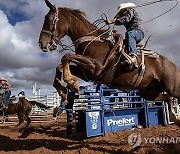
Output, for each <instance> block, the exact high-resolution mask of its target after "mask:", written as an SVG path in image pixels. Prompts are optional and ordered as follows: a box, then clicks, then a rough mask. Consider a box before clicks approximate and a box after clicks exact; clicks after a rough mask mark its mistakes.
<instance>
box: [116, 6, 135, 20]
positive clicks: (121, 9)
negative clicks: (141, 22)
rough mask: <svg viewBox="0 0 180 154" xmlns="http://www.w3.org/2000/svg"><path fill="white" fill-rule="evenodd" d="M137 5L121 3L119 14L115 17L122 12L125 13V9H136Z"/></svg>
mask: <svg viewBox="0 0 180 154" xmlns="http://www.w3.org/2000/svg"><path fill="white" fill-rule="evenodd" d="M135 7H136V5H135V4H134V3H121V4H120V5H119V6H118V12H117V13H116V15H115V17H116V16H117V15H118V14H119V13H120V12H122V11H124V10H125V9H129V8H135Z"/></svg>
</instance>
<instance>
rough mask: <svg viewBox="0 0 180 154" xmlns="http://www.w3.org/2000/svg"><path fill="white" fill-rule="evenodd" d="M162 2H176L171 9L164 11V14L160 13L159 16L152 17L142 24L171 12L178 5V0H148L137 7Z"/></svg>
mask: <svg viewBox="0 0 180 154" xmlns="http://www.w3.org/2000/svg"><path fill="white" fill-rule="evenodd" d="M161 2H175V4H174V6H173V7H171V8H170V9H169V10H167V11H165V12H164V13H162V14H160V15H158V16H156V17H154V18H152V19H150V20H147V21H145V22H143V23H142V24H145V23H148V22H150V21H153V20H155V19H157V18H159V17H161V16H163V15H165V14H166V13H169V12H170V11H172V10H173V9H174V8H175V7H176V6H177V5H178V0H157V1H153V2H146V3H143V4H139V5H137V7H136V8H139V7H144V6H148V5H152V4H155V3H161Z"/></svg>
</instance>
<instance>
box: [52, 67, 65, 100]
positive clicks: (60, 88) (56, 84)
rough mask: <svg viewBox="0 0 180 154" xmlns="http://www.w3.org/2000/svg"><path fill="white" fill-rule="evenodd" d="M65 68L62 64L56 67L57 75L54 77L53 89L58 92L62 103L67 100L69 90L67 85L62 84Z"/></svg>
mask: <svg viewBox="0 0 180 154" xmlns="http://www.w3.org/2000/svg"><path fill="white" fill-rule="evenodd" d="M62 74H63V67H62V64H60V65H58V66H57V67H56V75H55V77H54V82H53V87H54V88H55V89H56V90H57V92H58V94H59V96H61V99H62V101H65V100H66V99H67V90H66V87H65V85H63V83H62Z"/></svg>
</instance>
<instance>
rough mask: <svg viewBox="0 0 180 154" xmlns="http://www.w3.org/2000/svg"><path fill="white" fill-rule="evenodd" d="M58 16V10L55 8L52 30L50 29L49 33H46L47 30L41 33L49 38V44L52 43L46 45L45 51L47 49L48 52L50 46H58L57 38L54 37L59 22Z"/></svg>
mask: <svg viewBox="0 0 180 154" xmlns="http://www.w3.org/2000/svg"><path fill="white" fill-rule="evenodd" d="M58 14H59V9H58V8H56V12H55V14H54V18H53V28H52V30H49V31H47V30H42V31H41V32H42V33H46V34H48V35H50V36H51V42H52V44H48V45H47V49H48V50H49V48H50V47H51V46H52V45H54V46H56V47H57V46H58V45H59V40H58V36H57V35H56V28H57V22H58V20H59V17H58Z"/></svg>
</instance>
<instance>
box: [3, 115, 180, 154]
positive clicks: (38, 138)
mask: <svg viewBox="0 0 180 154" xmlns="http://www.w3.org/2000/svg"><path fill="white" fill-rule="evenodd" d="M61 117H62V116H61ZM65 121H66V119H65V117H62V119H60V120H59V122H58V123H52V122H51V123H41V124H37V123H32V124H31V125H30V127H29V129H28V130H27V131H25V132H24V133H22V132H20V131H18V130H21V128H16V127H15V126H12V125H11V126H10V125H3V124H1V125H0V154H6V153H8V154H9V153H10V154H11V153H21V154H39V153H41V154H48V153H52V154H56V153H57V154H64V153H67V154H76V153H80V154H96V153H97V154H101V153H117V154H123V153H124V154H127V153H139V154H142V153H151V154H153V153H167V154H169V153H172V154H178V153H180V128H179V127H177V126H176V125H169V126H156V127H151V128H147V129H135V130H124V131H121V132H116V133H107V134H106V136H104V137H101V136H100V137H94V138H86V136H85V134H84V133H81V134H77V133H75V128H73V135H72V136H70V137H67V136H66V131H65V125H66V122H65ZM132 133H140V134H141V138H142V143H141V144H140V146H138V147H135V148H134V147H132V146H130V145H129V144H128V136H129V135H131V134H132ZM145 137H146V138H150V137H151V140H150V143H146V142H145V139H144V138H145ZM157 137H159V138H161V137H166V138H169V139H173V138H175V139H178V137H179V140H177V142H178V143H175V140H171V141H170V140H169V141H170V143H166V142H164V143H155V140H154V138H157Z"/></svg>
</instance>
